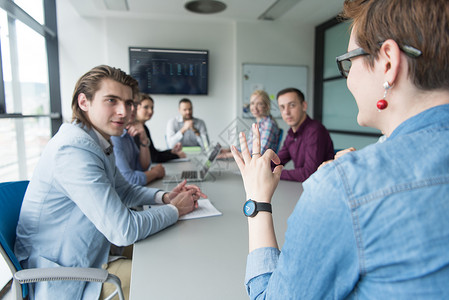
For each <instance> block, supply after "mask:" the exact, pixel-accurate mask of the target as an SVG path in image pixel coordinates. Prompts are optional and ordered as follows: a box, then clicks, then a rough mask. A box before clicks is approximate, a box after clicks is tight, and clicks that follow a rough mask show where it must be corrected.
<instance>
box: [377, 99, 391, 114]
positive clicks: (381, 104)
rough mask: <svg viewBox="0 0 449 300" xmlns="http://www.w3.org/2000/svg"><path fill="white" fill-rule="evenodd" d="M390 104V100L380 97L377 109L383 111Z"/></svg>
mask: <svg viewBox="0 0 449 300" xmlns="http://www.w3.org/2000/svg"><path fill="white" fill-rule="evenodd" d="M387 106H388V102H387V100H385V99H380V100H379V101H377V110H378V111H381V110H384V109H385V108H387Z"/></svg>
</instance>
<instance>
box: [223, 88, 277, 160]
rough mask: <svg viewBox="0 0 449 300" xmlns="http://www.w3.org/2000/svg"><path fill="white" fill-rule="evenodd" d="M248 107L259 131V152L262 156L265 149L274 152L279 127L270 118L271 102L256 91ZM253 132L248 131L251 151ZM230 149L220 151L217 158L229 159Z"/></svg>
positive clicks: (264, 95) (262, 92) (260, 92)
mask: <svg viewBox="0 0 449 300" xmlns="http://www.w3.org/2000/svg"><path fill="white" fill-rule="evenodd" d="M249 107H250V111H251V114H252V115H253V117H254V118H256V122H257V124H258V125H259V131H260V151H261V154H263V153H264V152H265V151H266V150H267V149H272V150H273V151H274V152H276V151H277V150H278V149H277V147H278V143H279V132H280V131H279V127H278V124H277V123H276V120H275V119H274V118H273V117H272V116H271V114H270V111H271V101H270V97H269V96H268V94H267V92H265V91H264V90H256V91H254V92H253V93H252V94H251V96H250V102H249ZM252 137H253V132H252V130H250V131H249V135H248V147H249V150H250V151H251V150H252V140H253V138H252ZM231 157H232V153H231V152H230V149H229V148H228V149H222V150H221V153H220V154H219V156H218V158H231Z"/></svg>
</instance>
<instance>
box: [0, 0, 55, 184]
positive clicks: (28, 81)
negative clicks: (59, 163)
mask: <svg viewBox="0 0 449 300" xmlns="http://www.w3.org/2000/svg"><path fill="white" fill-rule="evenodd" d="M51 2H53V9H49V10H50V11H51V10H53V12H54V15H53V16H49V13H47V14H45V13H44V12H45V11H44V7H46V6H50V5H51V4H52V3H51ZM44 4H45V5H46V6H45V5H44ZM21 5H23V7H21ZM0 7H1V9H0V42H1V43H0V47H1V48H0V51H1V67H2V68H1V77H2V83H3V84H2V88H0V144H1V145H8V147H1V149H0V181H12V180H19V179H20V180H22V179H29V178H30V177H31V174H32V172H33V169H34V166H35V165H36V163H37V161H38V158H39V157H40V154H41V152H42V150H43V148H44V146H45V145H46V143H47V142H48V140H49V139H50V138H51V135H52V133H53V132H54V130H55V128H53V127H56V129H57V128H58V127H59V125H60V124H61V122H62V121H61V108H60V96H59V79H58V77H59V76H58V74H50V72H49V70H50V68H53V69H55V66H56V67H57V66H58V61H57V59H58V56H57V55H52V56H50V55H49V53H52V52H55V51H56V53H57V38H56V33H55V32H56V30H55V29H56V28H51V27H49V26H46V25H42V23H43V20H44V19H45V16H46V17H47V18H49V19H50V22H49V23H50V24H56V15H55V11H56V9H55V5H54V0H52V1H47V0H45V1H24V0H21V1H17V2H12V1H5V2H4V3H3V4H1V5H0ZM54 27H55V26H54ZM55 47H56V49H54V48H55ZM56 69H57V68H56ZM56 73H57V72H56ZM55 76H56V79H54V78H55ZM50 79H52V80H50ZM50 82H51V83H52V85H50ZM52 94H53V97H51V96H50V95H52Z"/></svg>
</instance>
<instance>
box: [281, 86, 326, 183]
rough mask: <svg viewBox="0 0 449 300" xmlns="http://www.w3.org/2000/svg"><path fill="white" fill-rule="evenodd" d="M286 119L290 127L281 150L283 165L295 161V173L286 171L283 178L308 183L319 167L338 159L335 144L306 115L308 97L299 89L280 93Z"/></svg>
mask: <svg viewBox="0 0 449 300" xmlns="http://www.w3.org/2000/svg"><path fill="white" fill-rule="evenodd" d="M276 98H277V101H278V105H279V110H280V111H281V114H282V119H284V121H285V123H287V125H288V126H290V129H289V130H288V133H287V137H286V138H285V141H284V145H283V147H282V149H281V150H280V151H279V153H278V156H279V158H280V159H281V165H285V164H286V163H287V162H289V161H290V160H293V164H294V166H295V168H294V169H292V170H286V169H284V170H282V173H281V179H283V180H292V181H300V182H303V181H305V180H306V179H307V178H308V177H309V176H310V175H312V173H313V172H315V171H316V170H317V168H318V167H319V165H320V164H321V163H322V162H324V161H327V160H329V159H333V158H334V145H333V143H332V140H331V138H330V136H329V132H328V131H327V129H326V128H325V127H324V126H323V124H321V123H320V122H319V121H316V120H312V119H311V118H310V117H309V116H308V115H307V113H306V111H307V102H306V101H305V99H304V94H303V93H302V92H301V91H300V90H298V89H296V88H286V89H283V90H282V91H280V92H279V93H278V94H277V97H276Z"/></svg>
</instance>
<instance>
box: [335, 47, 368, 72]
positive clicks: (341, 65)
mask: <svg viewBox="0 0 449 300" xmlns="http://www.w3.org/2000/svg"><path fill="white" fill-rule="evenodd" d="M362 55H369V53H367V52H365V50H363V49H362V48H357V49H354V50H352V51H349V52H346V53H345V54H343V55H340V56H338V57H337V66H338V70H340V74H341V76H343V77H344V78H348V74H349V70H350V69H351V65H352V63H351V59H352V58H356V57H358V56H362Z"/></svg>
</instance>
